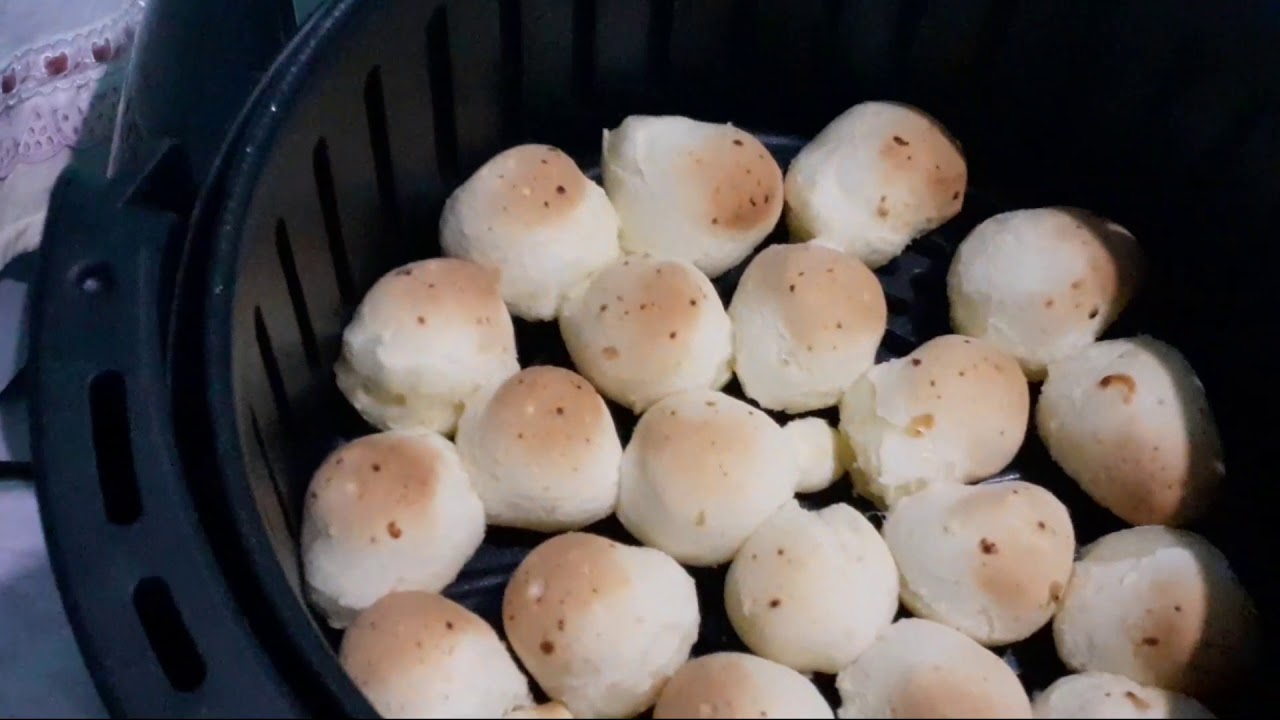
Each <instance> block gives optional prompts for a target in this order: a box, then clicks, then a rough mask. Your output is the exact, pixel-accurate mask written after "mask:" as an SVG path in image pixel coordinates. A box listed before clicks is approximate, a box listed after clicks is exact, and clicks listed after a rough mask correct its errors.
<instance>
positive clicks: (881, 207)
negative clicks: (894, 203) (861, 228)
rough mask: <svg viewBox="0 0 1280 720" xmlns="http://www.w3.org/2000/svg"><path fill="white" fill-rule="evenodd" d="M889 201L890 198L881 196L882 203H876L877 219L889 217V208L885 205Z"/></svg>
mask: <svg viewBox="0 0 1280 720" xmlns="http://www.w3.org/2000/svg"><path fill="white" fill-rule="evenodd" d="M888 199H889V198H887V197H886V196H884V195H881V196H880V202H878V203H876V217H879V218H887V217H889V207H888V206H887V205H885V202H886V201H887V200H888Z"/></svg>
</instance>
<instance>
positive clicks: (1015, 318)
mask: <svg viewBox="0 0 1280 720" xmlns="http://www.w3.org/2000/svg"><path fill="white" fill-rule="evenodd" d="M1140 265H1141V260H1140V253H1139V250H1138V245H1137V242H1136V241H1135V240H1134V239H1133V236H1132V235H1130V234H1129V231H1127V230H1125V229H1124V228H1122V227H1120V226H1119V225H1117V224H1115V223H1113V222H1110V221H1108V220H1104V219H1102V218H1099V217H1097V216H1095V215H1092V214H1090V213H1088V212H1086V211H1084V210H1078V209H1075V208H1037V209H1034V210H1015V211H1013V212H1007V213H1003V214H1001V215H996V216H995V217H993V218H990V219H988V220H987V221H985V222H983V223H982V224H980V225H978V227H976V228H974V229H973V232H971V233H969V237H967V238H965V240H964V242H962V243H960V247H959V249H958V250H957V251H956V256H955V259H954V260H952V261H951V269H950V271H949V273H948V275H947V296H948V298H950V301H951V325H952V327H954V328H955V329H956V332H958V333H961V334H963V335H971V336H973V337H977V338H982V339H984V340H986V341H987V342H989V343H991V344H992V345H995V346H996V347H998V348H1000V349H1001V350H1004V351H1005V352H1007V353H1009V354H1010V355H1013V356H1014V357H1015V358H1017V359H1018V362H1019V363H1021V364H1022V369H1023V370H1024V371H1025V372H1026V374H1027V377H1029V378H1031V379H1033V380H1040V379H1043V378H1044V373H1045V367H1046V366H1047V365H1048V364H1049V363H1051V362H1053V361H1054V360H1057V359H1058V358H1061V357H1063V356H1065V355H1068V354H1070V353H1072V352H1074V351H1076V350H1079V349H1080V348H1082V347H1084V346H1085V345H1088V344H1089V343H1091V342H1093V341H1094V340H1097V339H1098V336H1099V335H1101V334H1102V332H1103V331H1104V330H1106V329H1107V327H1108V326H1109V325H1110V324H1111V323H1112V321H1114V320H1115V319H1116V316H1117V315H1119V314H1120V311H1121V310H1123V309H1124V307H1125V305H1126V304H1128V302H1129V298H1131V297H1132V296H1133V293H1134V290H1135V288H1136V287H1137V285H1138V277H1139V273H1140Z"/></svg>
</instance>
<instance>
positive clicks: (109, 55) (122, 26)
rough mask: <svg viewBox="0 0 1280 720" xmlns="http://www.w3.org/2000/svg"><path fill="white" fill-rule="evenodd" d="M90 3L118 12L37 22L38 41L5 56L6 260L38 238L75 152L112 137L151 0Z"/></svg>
mask: <svg viewBox="0 0 1280 720" xmlns="http://www.w3.org/2000/svg"><path fill="white" fill-rule="evenodd" d="M17 1H18V2H19V3H21V2H22V1H23V0H17ZM51 1H52V0H37V2H41V3H44V2H51ZM61 2H62V0H57V2H55V4H61ZM90 4H91V5H93V6H94V7H92V8H90V9H94V10H97V9H99V7H98V6H102V5H104V4H105V5H109V6H110V7H111V12H110V13H109V14H107V15H106V16H105V17H103V18H101V19H99V20H98V21H96V22H93V23H91V24H89V25H87V26H85V25H81V26H80V27H76V28H68V29H65V30H63V31H58V30H51V29H50V28H47V27H44V28H42V27H41V26H40V22H39V21H38V20H37V21H33V24H34V25H35V27H33V28H32V29H31V31H30V32H32V34H33V36H32V37H31V38H30V42H31V43H32V44H31V45H29V46H26V47H23V48H22V49H19V50H18V51H17V52H15V53H14V54H13V55H11V56H9V57H8V58H7V59H6V58H3V57H0V266H3V265H4V264H5V263H7V262H8V261H9V260H10V259H12V258H13V257H14V256H16V255H19V254H21V253H23V252H26V251H28V250H32V249H34V248H35V247H37V246H38V245H39V242H40V235H41V233H42V231H43V228H44V219H45V214H46V211H47V207H48V202H49V192H50V190H52V188H53V184H54V182H55V181H56V180H57V178H58V175H59V174H60V173H61V171H62V170H63V168H65V167H66V165H67V163H68V162H69V161H70V159H71V157H72V154H73V152H74V151H75V150H76V149H78V148H84V147H87V146H89V145H93V144H96V143H100V142H103V141H106V140H109V139H110V138H111V136H112V131H113V129H114V127H115V123H116V115H117V109H118V106H119V104H120V92H121V87H122V85H123V83H124V77H125V68H126V66H127V60H128V57H129V53H130V50H131V49H132V47H133V43H134V38H135V36H136V34H137V31H138V27H139V25H140V23H141V21H142V15H143V12H144V11H145V9H146V0H115V1H114V2H112V3H106V2H105V0H97V1H96V2H93V3H90ZM39 10H40V8H39V7H36V8H34V10H33V12H38V11H39ZM7 11H9V12H13V11H12V10H8V9H7ZM3 14H4V13H3V12H0V25H3V24H5V20H6V18H4V17H3ZM74 16H75V14H74V13H68V14H66V17H74ZM9 20H10V21H12V20H13V19H12V18H10V19H9ZM50 37H52V39H50ZM18 41H19V42H20V41H21V38H19V39H18Z"/></svg>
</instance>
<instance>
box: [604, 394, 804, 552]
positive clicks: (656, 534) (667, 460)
mask: <svg viewBox="0 0 1280 720" xmlns="http://www.w3.org/2000/svg"><path fill="white" fill-rule="evenodd" d="M799 479H800V464H799V460H798V458H797V457H796V454H795V450H794V448H793V447H792V444H791V438H789V437H788V436H787V434H786V433H784V432H783V431H782V428H780V427H778V424H777V423H775V422H774V421H773V420H772V419H771V418H770V417H769V416H768V415H766V414H764V412H762V411H760V410H757V409H755V408H753V407H751V406H750V405H748V404H746V403H744V402H742V401H741V400H737V399H734V398H731V397H729V396H728V395H725V394H724V393H721V392H716V391H714V390H691V391H689V392H684V393H680V394H679V395H672V396H670V397H668V398H666V399H665V400H662V401H661V402H659V403H658V404H657V405H654V406H653V407H651V408H649V410H648V412H646V413H645V414H644V415H643V416H642V417H641V418H640V422H639V423H637V424H636V428H635V432H633V433H632V435H631V442H630V443H628V444H627V448H626V450H624V451H623V453H622V492H621V494H620V496H619V498H618V519H619V520H621V521H622V524H623V525H624V526H625V527H626V528H627V530H629V531H630V532H631V534H632V535H634V536H635V537H636V538H637V539H639V540H640V541H641V542H643V543H644V544H645V545H648V546H649V547H654V548H657V549H659V550H662V551H663V552H665V553H667V554H668V555H670V556H671V557H673V558H675V559H676V560H679V561H680V562H682V563H684V564H686V565H693V566H699V567H706V566H711V565H719V564H721V563H725V562H728V561H729V560H730V559H732V558H733V554H734V553H735V552H737V550H738V548H739V547H740V546H741V545H742V543H743V542H744V541H745V540H746V539H747V536H748V535H750V534H751V533H752V532H753V531H754V530H755V529H756V528H757V527H759V526H760V524H761V523H762V522H764V521H765V519H766V518H768V517H769V516H770V515H772V514H773V511H775V510H777V509H778V508H779V507H781V506H782V504H783V503H784V502H786V501H787V500H788V499H790V498H791V496H792V495H793V494H794V493H795V489H796V485H797V484H798V481H799Z"/></svg>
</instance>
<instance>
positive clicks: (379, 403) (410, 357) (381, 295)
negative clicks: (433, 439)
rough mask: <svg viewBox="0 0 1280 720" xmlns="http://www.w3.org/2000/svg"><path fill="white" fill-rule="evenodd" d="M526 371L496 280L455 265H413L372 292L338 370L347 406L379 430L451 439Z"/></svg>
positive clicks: (345, 337) (346, 338) (437, 261)
mask: <svg viewBox="0 0 1280 720" xmlns="http://www.w3.org/2000/svg"><path fill="white" fill-rule="evenodd" d="M519 369H520V363H518V362H517V361H516V336H515V329H514V328H513V327H512V325H511V315H510V313H508V312H507V306H506V305H504V304H503V303H502V295H501V294H499V292H498V272H497V271H496V270H491V269H489V268H485V267H483V266H481V265H477V264H476V263H473V262H468V261H466V260H454V259H452V258H433V259H431V260H423V261H421V262H415V263H410V264H408V265H405V266H403V267H401V268H399V269H397V270H393V271H391V272H390V273H388V274H386V275H384V276H383V277H382V278H381V279H380V280H378V282H376V283H374V285H373V287H372V288H370V289H369V292H368V294H366V295H365V297H364V300H362V301H361V302H360V306H359V307H358V308H356V313H355V317H354V318H352V320H351V324H349V325H347V328H346V330H345V331H343V333H342V357H340V358H339V359H338V363H337V365H336V366H335V368H334V370H335V374H336V376H337V381H338V387H339V388H341V390H342V392H343V394H344V395H346V396H347V400H349V401H350V402H351V404H352V405H353V406H354V407H355V409H356V410H358V411H359V412H360V414H361V415H363V416H364V418H365V420H368V421H369V422H370V423H371V424H372V425H374V426H375V427H378V428H381V429H383V430H388V429H391V430H435V431H436V432H441V433H445V434H449V433H452V432H453V429H454V426H455V425H456V424H457V422H458V416H460V415H461V414H462V402H463V400H465V399H466V398H467V397H468V396H469V395H471V394H472V393H474V392H475V391H477V390H479V389H480V388H481V387H483V386H484V385H487V384H488V383H491V382H495V381H498V380H502V379H504V378H507V377H510V376H511V375H514V374H515V372H516V371H517V370H519Z"/></svg>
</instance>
